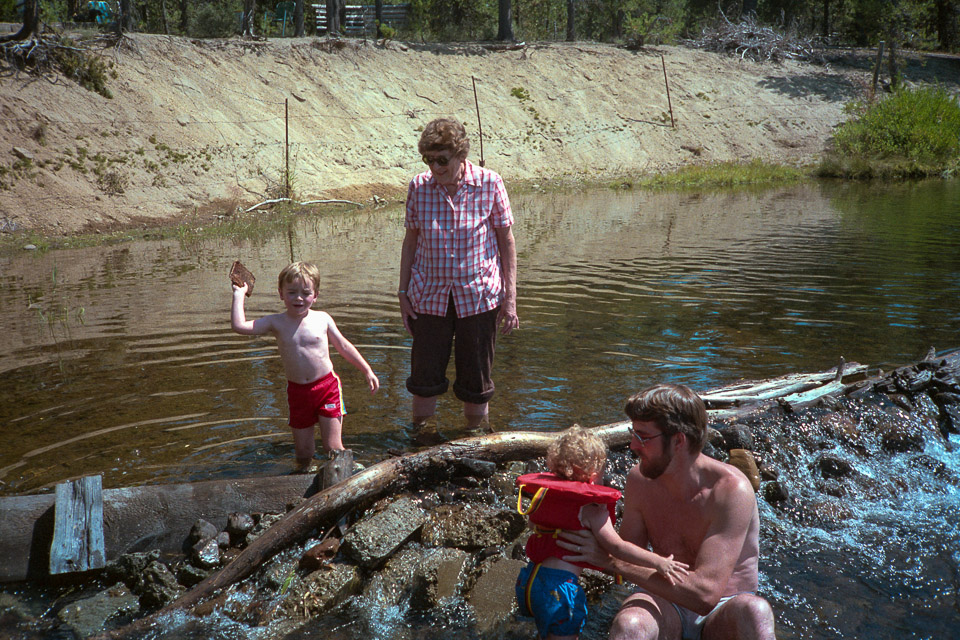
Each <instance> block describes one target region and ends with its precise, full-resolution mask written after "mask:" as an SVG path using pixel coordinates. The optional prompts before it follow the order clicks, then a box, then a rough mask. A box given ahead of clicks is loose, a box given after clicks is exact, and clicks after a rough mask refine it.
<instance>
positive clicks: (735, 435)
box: [718, 424, 753, 451]
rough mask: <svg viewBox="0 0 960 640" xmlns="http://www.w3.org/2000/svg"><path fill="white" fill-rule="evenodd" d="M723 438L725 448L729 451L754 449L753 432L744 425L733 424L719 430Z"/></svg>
mask: <svg viewBox="0 0 960 640" xmlns="http://www.w3.org/2000/svg"><path fill="white" fill-rule="evenodd" d="M718 431H720V434H721V435H722V436H723V448H724V449H726V450H727V451H730V450H731V449H753V432H752V431H750V428H749V427H747V426H745V425H742V424H732V425H727V426H724V427H721V428H720V429H718Z"/></svg>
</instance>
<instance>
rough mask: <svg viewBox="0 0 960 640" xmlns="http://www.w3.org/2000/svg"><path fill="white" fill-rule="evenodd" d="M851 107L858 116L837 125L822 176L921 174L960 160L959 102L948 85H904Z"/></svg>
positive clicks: (939, 169)
mask: <svg viewBox="0 0 960 640" xmlns="http://www.w3.org/2000/svg"><path fill="white" fill-rule="evenodd" d="M848 111H850V112H851V113H853V114H855V116H856V117H855V118H854V119H851V120H849V121H848V122H845V123H844V124H842V125H841V126H840V127H839V128H838V129H837V132H836V134H835V135H834V140H833V142H834V149H833V150H832V152H831V153H829V154H827V156H826V157H825V158H824V160H823V162H822V163H821V166H820V169H819V173H820V174H821V175H842V176H846V177H880V176H922V175H932V174H937V173H941V172H943V171H945V170H949V169H950V168H951V167H954V166H956V165H957V163H958V162H960V103H958V102H957V98H956V97H954V96H952V95H951V94H950V93H949V92H948V91H947V90H946V89H944V88H943V87H923V88H918V89H899V90H897V91H895V92H894V93H893V94H891V95H890V96H887V97H886V98H884V99H882V100H879V101H877V102H872V103H871V102H864V101H857V102H854V103H852V104H850V105H848Z"/></svg>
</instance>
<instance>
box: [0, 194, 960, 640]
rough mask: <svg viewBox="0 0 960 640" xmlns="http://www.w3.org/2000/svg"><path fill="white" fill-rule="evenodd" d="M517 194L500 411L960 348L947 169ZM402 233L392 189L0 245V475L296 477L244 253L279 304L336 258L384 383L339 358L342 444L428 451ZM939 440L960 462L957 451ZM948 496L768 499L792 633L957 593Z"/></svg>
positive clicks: (456, 431)
mask: <svg viewBox="0 0 960 640" xmlns="http://www.w3.org/2000/svg"><path fill="white" fill-rule="evenodd" d="M513 202H514V208H515V213H516V217H517V226H516V227H515V235H516V238H517V247H518V257H519V284H518V311H519V315H520V318H521V323H522V326H521V330H520V331H518V332H516V333H514V334H513V335H511V336H509V337H507V338H504V339H502V340H501V342H500V343H499V345H498V352H497V363H496V368H495V381H496V384H497V395H496V397H495V398H494V400H493V402H492V404H491V423H492V425H493V426H494V428H496V429H498V430H499V429H503V430H507V429H509V430H555V429H558V428H561V427H565V426H568V425H570V424H571V423H573V422H579V423H581V424H585V425H594V424H600V423H608V422H614V421H617V420H620V419H621V418H622V413H621V407H622V404H623V400H624V399H625V398H626V396H627V395H629V394H630V393H632V392H634V391H636V390H638V389H639V388H641V387H643V386H645V385H647V384H650V383H653V382H656V381H660V380H672V381H678V382H684V383H687V384H689V385H691V386H693V387H695V388H697V389H700V390H706V389H708V388H711V387H716V386H719V385H722V384H726V383H730V382H734V381H736V380H739V379H744V378H747V379H760V378H766V377H770V376H775V375H780V374H784V373H791V372H800V371H814V370H823V369H827V368H830V367H832V366H834V365H835V364H836V363H837V361H838V360H839V358H840V357H841V356H842V357H844V358H845V359H846V360H847V361H848V362H849V361H857V362H860V363H863V364H868V365H870V366H871V367H882V368H884V369H889V368H892V367H894V366H897V365H901V364H905V363H908V362H911V361H913V360H915V359H917V358H919V357H921V356H922V355H923V354H924V353H925V352H926V351H927V349H928V348H929V347H931V346H934V347H936V348H938V349H946V348H951V347H957V346H960V344H958V340H960V338H958V336H960V251H958V250H957V247H958V246H960V183H958V182H957V181H952V182H936V183H925V184H911V185H895V186H883V185H869V186H866V185H830V184H826V185H814V186H802V187H796V188H789V189H780V190H773V191H769V190H767V191H758V192H743V191H739V192H720V193H695V194H677V193H663V194H659V193H645V192H629V193H617V192H612V191H605V190H603V191H590V192H576V193H559V194H558V193H551V194H528V195H522V196H520V195H517V196H515V197H514V199H513ZM402 234H403V229H402V211H401V210H399V209H397V208H392V209H383V210H378V211H362V212H356V213H354V212H350V213H336V214H324V215H319V216H313V217H309V218H303V219H300V220H298V221H297V222H296V223H295V224H294V225H293V226H292V228H291V229H290V231H289V233H288V234H282V235H278V236H277V237H276V238H274V239H270V240H265V241H257V242H253V241H231V240H207V241H186V242H181V241H177V240H165V241H153V242H137V243H130V244H123V245H118V246H106V247H99V248H95V249H83V250H72V251H55V252H50V253H30V252H23V253H21V254H19V255H17V256H16V257H13V258H2V259H0V283H2V285H3V286H2V287H0V330H2V331H0V381H2V382H0V430H2V433H3V435H4V436H6V437H5V442H4V447H3V448H2V450H0V495H3V494H6V495H9V494H15V493H27V492H35V491H39V490H44V489H49V488H50V487H52V486H53V485H54V484H55V483H56V482H59V481H62V480H64V479H66V478H73V477H78V476H82V475H86V474H90V473H102V474H103V476H104V485H105V486H107V487H110V486H120V485H129V484H138V483H145V482H170V481H183V480H191V479H193V480H197V479H207V478H223V477H233V476H251V475H273V474H279V473H286V472H287V471H289V469H290V468H291V458H292V443H291V438H290V435H289V430H288V428H287V427H286V422H285V421H286V400H285V384H284V380H283V375H282V369H281V366H280V363H279V360H278V358H277V353H276V348H275V345H274V343H273V340H272V339H271V338H248V337H243V336H238V335H235V334H233V333H232V332H231V330H230V326H229V306H230V299H231V292H230V286H229V283H228V280H227V276H226V274H227V271H228V270H229V268H230V265H231V263H232V262H233V260H235V259H240V260H242V261H243V262H244V263H245V264H246V265H247V266H248V267H249V268H250V269H251V270H252V271H253V272H254V273H255V274H256V276H257V284H256V288H255V292H254V294H253V296H252V297H251V298H249V299H248V302H247V311H248V317H256V316H260V315H263V314H266V313H273V312H276V311H279V310H280V309H281V308H282V307H281V305H280V301H279V299H278V298H277V295H276V293H275V288H276V285H275V278H276V274H277V272H279V270H280V269H281V268H282V267H283V266H284V265H285V264H286V263H287V262H289V261H290V260H291V258H293V259H304V260H311V261H314V262H316V263H317V264H318V265H319V266H320V269H321V272H322V274H323V284H322V286H321V292H320V302H319V305H318V306H319V307H321V308H323V309H324V310H326V311H328V312H330V314H331V315H332V316H333V317H334V319H335V320H336V321H337V323H338V324H339V326H340V328H341V330H342V331H343V333H344V334H345V335H346V336H347V337H348V338H349V339H350V340H351V341H353V342H354V344H356V345H357V347H358V348H359V349H360V351H361V352H362V353H363V354H364V356H365V357H366V358H367V359H368V360H369V361H370V363H371V365H372V366H373V368H374V370H375V371H376V372H377V374H378V376H379V377H380V381H381V385H382V386H381V390H380V392H379V393H377V394H376V395H375V396H370V395H369V393H367V392H366V391H365V390H364V384H363V379H362V376H360V375H359V373H358V372H356V371H355V370H354V369H352V367H350V365H349V364H347V363H346V362H344V361H343V360H342V359H341V358H339V356H336V355H335V356H334V364H335V366H336V367H337V368H338V370H339V372H340V374H341V376H342V377H343V380H344V387H345V394H346V405H347V408H348V411H349V415H348V416H347V417H346V419H345V422H344V434H345V444H346V445H347V446H348V447H350V448H352V449H353V450H354V452H355V455H356V456H357V458H358V459H359V460H360V461H362V462H365V463H370V462H375V461H378V460H379V459H381V458H382V456H383V454H384V452H385V451H386V450H387V449H390V448H398V449H405V448H410V447H412V446H413V445H412V443H411V439H410V433H409V432H408V429H407V417H408V412H409V408H408V407H409V399H410V398H409V395H408V394H407V392H406V390H405V387H404V380H405V378H406V375H407V371H408V356H409V344H410V338H409V336H407V335H406V333H405V332H404V330H403V326H402V323H401V322H400V318H399V315H398V312H397V305H396V298H395V295H394V291H395V290H396V285H397V268H398V260H399V247H400V241H401V238H402ZM457 404H458V403H457V402H456V401H455V400H454V398H453V397H452V394H448V395H447V396H446V397H444V398H442V399H441V401H440V407H439V412H438V421H439V428H440V429H441V431H443V432H444V433H445V434H446V435H448V436H449V437H458V436H460V435H463V432H462V425H461V418H460V416H459V408H458V406H457ZM937 455H938V456H939V459H942V460H943V461H944V462H945V463H946V464H947V465H948V466H949V467H950V468H952V469H954V470H958V467H957V461H956V460H955V459H953V458H952V456H954V455H955V454H952V453H950V452H948V451H946V450H944V451H940V452H937ZM878 472H880V471H879V470H878ZM958 502H960V500H958V496H957V495H956V493H949V492H947V493H946V494H944V493H943V492H936V491H934V492H932V493H928V492H925V491H923V490H920V489H918V490H917V491H916V492H913V493H911V494H910V495H909V496H908V499H905V500H902V501H892V502H889V501H888V502H880V503H873V502H869V501H868V502H865V503H864V504H862V505H860V506H861V507H862V509H863V510H864V511H863V512H860V513H857V514H856V521H857V523H858V524H857V527H856V528H855V529H854V530H852V531H850V530H846V531H844V532H842V533H836V532H829V531H824V530H822V529H816V528H809V527H808V528H800V529H797V528H795V527H793V526H788V525H787V524H785V523H780V522H778V521H777V519H776V515H775V514H773V513H767V514H765V518H766V522H768V523H772V524H767V525H765V526H766V530H765V532H764V535H765V536H766V537H767V539H768V544H769V545H773V546H772V547H770V549H771V550H772V551H774V553H773V554H772V555H773V556H774V557H771V558H765V562H767V563H768V564H767V567H766V573H765V576H764V578H765V580H766V581H767V583H766V584H767V587H768V588H769V589H771V590H773V591H776V592H777V594H778V598H779V602H780V605H781V606H782V607H789V608H792V609H793V610H795V611H797V612H800V613H796V614H795V617H796V620H793V619H792V618H791V616H792V615H794V614H791V613H789V612H786V613H785V614H784V617H785V618H786V619H787V621H788V622H787V626H786V632H787V633H789V632H790V630H791V629H793V630H795V632H796V633H797V634H798V635H797V636H795V637H803V636H804V635H805V634H804V633H801V632H800V631H799V630H802V629H803V628H804V624H805V623H804V620H817V621H818V622H816V624H815V625H814V626H816V628H817V629H818V631H817V633H814V634H812V635H807V637H813V636H817V637H851V638H852V637H879V636H876V635H874V627H872V626H871V624H870V622H869V621H868V620H864V621H862V622H858V623H857V624H858V625H860V626H857V627H851V626H850V625H849V624H845V623H844V622H843V621H837V620H835V619H834V618H835V617H836V615H837V614H836V612H831V611H829V610H826V609H825V608H828V605H829V603H831V602H834V600H836V602H837V603H838V604H837V605H836V606H837V607H840V610H842V611H844V612H845V615H846V614H848V613H849V608H847V609H844V605H843V604H842V602H843V600H844V598H851V597H853V598H857V599H858V600H857V602H862V605H863V607H866V608H867V609H870V608H871V607H873V606H875V605H876V603H877V601H878V600H877V594H883V597H881V598H880V600H882V601H883V602H888V601H890V602H895V601H896V600H897V598H898V597H899V596H900V595H901V594H905V595H904V597H905V598H907V599H908V600H910V601H911V602H914V603H915V604H916V605H917V606H919V607H922V606H932V605H929V603H928V601H927V597H928V596H929V597H930V598H933V599H934V600H935V601H937V602H940V605H937V606H940V607H942V606H946V607H947V609H948V610H949V609H950V607H952V608H953V610H954V611H956V610H957V609H958V605H957V595H956V594H957V573H956V572H957V554H958V552H957V548H958V538H957V534H956V533H955V530H956V528H957V527H956V525H957V516H956V512H957V506H958ZM891 532H894V533H893V534H892V533H891ZM890 535H897V536H901V539H900V540H899V541H898V545H899V547H900V548H901V549H903V548H906V547H910V546H911V545H914V546H915V547H916V549H915V553H913V552H910V553H906V552H897V553H894V555H895V556H896V558H891V557H890V556H888V555H884V554H880V555H878V553H877V552H876V548H877V542H878V540H877V538H888V537H889V536H890ZM775 536H779V537H780V538H779V540H777V541H776V542H775V543H774V542H773V540H774V539H775V538H774V537H775ZM944 544H947V545H948V546H946V547H944V546H943V545H944ZM943 560H946V562H945V563H944V562H942V561H943ZM891 562H893V563H897V562H905V563H908V564H909V563H914V564H915V565H916V567H920V568H921V569H923V571H926V572H930V571H934V573H936V571H935V570H934V569H933V567H944V568H943V569H942V571H945V572H947V573H949V572H951V571H952V572H953V573H952V574H950V575H946V574H944V575H937V576H935V577H934V578H932V579H931V580H932V581H931V580H928V578H927V577H926V575H925V574H924V573H923V571H920V570H919V569H916V567H915V568H914V569H910V568H909V567H908V568H907V569H905V570H904V571H898V572H897V573H896V574H895V575H896V576H898V577H897V579H898V580H901V581H902V580H904V579H905V578H903V576H907V575H914V574H915V578H913V581H914V582H915V583H916V584H912V585H911V584H906V585H902V584H899V583H897V584H886V583H885V582H884V578H883V567H884V566H886V565H888V564H889V563H891ZM762 568H763V565H762ZM865 571H866V575H868V576H870V577H868V578H863V577H862V576H863V575H864V572H865ZM911 571H914V573H911ZM824 572H826V573H829V574H831V575H836V576H839V578H838V579H837V581H836V582H835V583H833V584H839V585H847V586H844V587H842V589H841V593H838V594H833V595H831V594H830V593H824V592H821V590H820V587H822V586H823V585H822V583H820V580H821V578H822V575H821V574H822V573H824ZM845 576H846V577H845ZM818 584H820V587H818ZM849 585H856V588H855V589H853V590H852V591H851V588H850V586H849ZM838 588H839V587H838ZM834 596H835V597H834ZM888 596H889V597H888ZM943 601H948V602H947V604H946V605H944V604H943ZM923 603H927V604H926V605H925V604H923ZM880 615H881V616H887V615H888V614H886V613H883V612H881V613H880ZM937 620H938V619H937ZM937 624H939V623H938V622H934V623H933V625H934V627H936V626H937ZM851 629H854V631H851ZM856 629H865V630H869V632H867V631H864V634H865V635H861V634H860V632H858V631H856ZM831 630H832V631H831ZM834 632H835V634H836V635H835V636H831V635H830V634H831V633H834ZM935 632H936V628H934V629H932V630H929V631H924V630H921V631H918V632H916V633H913V632H911V633H913V635H911V634H910V633H906V632H904V635H890V636H886V637H891V638H893V637H917V638H921V637H933V636H934V635H936V633H935ZM851 633H853V635H850V634H851Z"/></svg>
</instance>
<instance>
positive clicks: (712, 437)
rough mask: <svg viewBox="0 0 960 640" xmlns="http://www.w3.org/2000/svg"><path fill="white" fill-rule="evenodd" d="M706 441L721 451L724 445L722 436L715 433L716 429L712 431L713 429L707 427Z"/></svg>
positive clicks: (717, 432)
mask: <svg viewBox="0 0 960 640" xmlns="http://www.w3.org/2000/svg"><path fill="white" fill-rule="evenodd" d="M706 441H707V442H709V443H710V444H712V445H713V446H714V447H716V448H718V449H722V448H723V445H724V442H723V434H722V433H720V432H719V431H717V430H716V429H714V428H713V427H707V440H706Z"/></svg>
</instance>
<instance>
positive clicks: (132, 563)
mask: <svg viewBox="0 0 960 640" xmlns="http://www.w3.org/2000/svg"><path fill="white" fill-rule="evenodd" d="M159 559H160V551H159V550H158V549H154V550H153V551H144V552H141V553H126V554H124V555H122V556H120V557H119V558H117V559H116V560H114V561H113V562H111V563H110V564H108V565H107V567H106V576H107V580H108V581H110V582H123V583H124V584H125V585H127V586H128V587H130V588H133V587H135V586H136V584H137V583H138V582H139V581H140V576H141V575H143V572H144V570H145V569H146V568H147V567H148V566H149V565H150V564H151V563H153V562H156V561H158V560H159Z"/></svg>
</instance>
